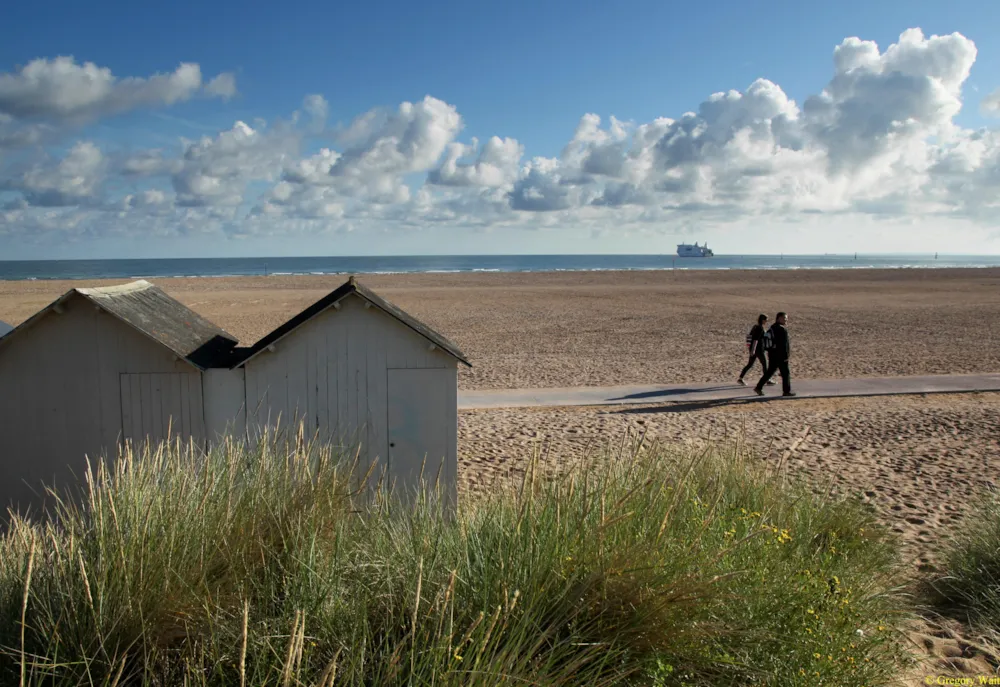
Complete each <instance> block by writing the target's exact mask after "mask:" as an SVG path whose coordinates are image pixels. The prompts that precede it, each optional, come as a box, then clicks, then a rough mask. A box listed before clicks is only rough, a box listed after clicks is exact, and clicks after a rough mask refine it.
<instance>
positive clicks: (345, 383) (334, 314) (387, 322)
mask: <svg viewBox="0 0 1000 687" xmlns="http://www.w3.org/2000/svg"><path fill="white" fill-rule="evenodd" d="M459 364H463V365H467V366H470V367H471V365H470V363H469V361H468V360H467V359H466V357H465V355H464V354H463V353H462V352H461V351H460V350H459V349H458V347H457V346H456V345H455V344H454V343H452V342H451V341H449V340H448V339H446V338H445V337H444V336H442V335H441V334H439V333H437V332H435V331H434V330H432V329H431V328H430V327H428V326H427V325H425V324H423V323H421V322H419V321H418V320H416V319H415V318H413V317H411V316H410V315H408V314H406V313H405V312H403V311H402V310H400V309H399V308H398V307H396V306H395V305H393V304H391V303H389V302H388V301H386V300H384V299H382V298H381V297H379V296H378V295H376V294H375V293H373V292H372V291H371V290H369V289H367V288H365V287H364V286H362V285H360V284H358V283H357V282H356V281H355V280H354V278H353V277H352V278H351V279H350V280H349V281H348V282H347V283H345V284H343V285H342V286H341V287H340V288H338V289H336V290H335V291H333V292H331V293H330V294H328V295H327V296H325V297H324V298H322V299H320V300H319V301H317V302H316V303H314V304H313V305H311V306H310V307H308V308H306V309H305V310H304V311H302V312H301V313H299V314H298V315H296V316H295V317H293V318H292V319H290V320H289V321H287V322H286V323H285V324H283V325H281V326H280V327H278V328H277V329H275V330H274V331H273V332H271V333H270V334H268V335H267V336H265V337H264V338H263V339H261V340H260V341H258V342H257V343H256V344H254V346H253V347H252V348H250V349H249V350H247V351H246V352H245V354H244V355H243V356H242V359H241V360H239V362H238V363H237V364H236V365H235V366H234V372H236V371H241V372H242V375H243V383H244V386H245V389H246V403H245V408H246V409H247V419H246V421H247V424H248V426H250V427H256V428H262V427H265V426H273V425H275V424H276V423H278V422H279V417H280V418H281V420H280V421H281V422H283V423H285V424H292V425H293V426H302V427H303V428H304V430H305V433H306V435H307V436H318V437H319V438H320V439H321V440H323V441H334V442H344V443H346V444H348V445H351V444H352V443H353V442H355V441H356V442H359V444H360V446H361V449H362V454H361V465H360V469H359V471H358V472H359V474H365V473H366V472H367V471H368V470H369V469H371V474H372V479H373V480H381V481H382V483H383V485H384V486H387V487H392V488H394V489H395V490H396V491H397V492H402V493H408V494H412V493H414V492H415V488H416V485H417V484H418V483H419V482H420V479H421V474H422V475H423V477H424V480H425V482H426V483H430V482H431V481H440V483H441V485H442V487H443V489H444V492H445V495H446V497H447V498H448V499H450V501H451V502H452V503H454V499H455V498H456V488H457V471H458V457H457V442H458V407H457V406H458V365H459Z"/></svg>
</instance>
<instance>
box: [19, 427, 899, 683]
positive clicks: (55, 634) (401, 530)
mask: <svg viewBox="0 0 1000 687" xmlns="http://www.w3.org/2000/svg"><path fill="white" fill-rule="evenodd" d="M349 458H350V456H345V455H342V454H339V453H338V452H336V451H334V450H333V449H330V448H328V447H322V446H318V445H311V444H308V443H306V442H303V441H301V439H298V440H294V441H287V442H282V441H267V442H264V443H262V444H261V445H260V446H259V447H257V448H256V449H254V450H248V449H246V448H244V447H242V446H239V445H236V444H231V445H228V446H223V447H221V448H219V449H217V450H214V451H212V452H211V453H210V454H209V455H207V456H206V455H199V454H198V453H197V452H195V451H193V450H190V449H189V450H185V449H184V448H183V447H180V446H178V445H173V446H160V447H158V448H156V449H153V450H146V451H144V452H143V453H142V454H141V455H133V454H131V453H125V454H124V455H122V456H121V458H120V460H119V461H118V462H117V464H116V466H115V467H114V468H112V469H110V470H107V469H104V468H98V469H97V470H96V471H95V472H94V473H92V474H90V475H89V476H88V489H87V494H86V497H85V498H84V499H82V501H81V505H79V506H78V505H74V503H75V502H72V501H68V502H63V503H62V504H61V505H60V506H59V508H58V509H57V512H56V513H55V515H54V517H53V518H52V519H51V520H50V521H49V522H47V523H46V524H38V523H29V522H25V521H22V520H15V521H14V523H13V524H12V526H11V527H10V529H9V531H8V532H7V533H6V535H5V536H4V538H3V539H2V540H0V684H52V685H125V684H129V685H132V684H136V685H140V684H141V685H180V684H186V685H241V686H242V685H322V686H323V687H326V686H328V685H441V686H446V685H483V686H486V685H490V686H493V685H525V684H529V685H657V686H666V685H713V686H716V685H722V686H725V685H771V686H781V685H805V684H808V685H816V684H824V685H844V686H850V687H858V685H875V684H879V683H880V682H883V681H885V680H887V679H888V678H890V677H892V676H894V675H895V674H897V673H896V671H897V670H898V666H899V664H900V661H902V660H903V657H904V653H903V651H902V649H901V645H900V643H899V641H898V638H897V636H896V634H895V633H894V632H893V630H892V629H891V628H892V627H893V626H894V625H896V622H897V620H898V617H899V615H900V613H901V610H900V609H901V608H902V607H903V604H902V602H901V599H900V596H899V594H898V593H897V592H896V591H895V589H894V587H893V584H894V583H893V580H894V579H895V578H894V575H895V565H896V563H895V557H894V547H893V545H892V543H891V542H890V541H889V540H888V539H887V538H886V536H885V535H884V534H883V532H882V530H881V529H879V528H878V527H877V526H876V525H875V523H874V522H873V521H872V519H871V516H870V515H869V514H867V513H865V512H864V511H863V510H861V509H860V508H859V507H857V505H856V504H854V503H852V502H847V501H832V500H823V499H819V498H817V497H815V496H812V495H809V494H807V493H805V492H800V491H796V490H794V489H791V488H787V487H785V486H783V485H782V483H781V481H780V480H777V479H775V478H774V477H773V476H771V475H769V474H767V472H766V471H765V470H763V469H762V468H761V467H760V466H761V465H762V462H761V461H760V460H759V459H756V458H755V457H754V456H752V455H751V454H750V453H749V452H748V451H747V450H746V449H745V448H744V447H742V446H741V445H739V444H718V445H714V446H712V447H710V448H708V449H706V450H704V451H702V452H700V453H697V454H695V453H690V452H687V451H686V450H683V449H672V448H669V447H663V446H656V445H650V444H649V443H648V442H643V441H641V440H632V441H628V442H623V443H622V445H621V446H620V447H618V448H617V449H612V448H609V449H608V450H607V451H604V452H602V453H601V455H598V456H595V460H594V461H593V462H591V463H589V464H586V465H584V466H581V467H580V468H578V469H573V470H570V471H568V473H567V474H565V475H562V476H560V477H557V478H545V479H543V478H542V477H541V475H539V474H537V473H536V471H535V470H534V469H533V468H531V469H529V470H528V471H527V474H526V477H525V479H524V480H523V482H522V483H520V484H511V485H507V486H498V487H497V488H496V489H494V490H492V491H491V493H490V494H488V495H485V496H482V497H476V498H468V499H465V500H463V502H462V503H461V505H460V509H459V511H458V512H457V514H456V515H455V517H451V518H442V517H440V509H439V507H438V505H437V504H436V503H435V500H434V499H433V498H420V499H418V500H417V503H416V505H414V506H411V507H409V508H403V507H401V506H399V505H398V504H397V502H395V501H393V500H391V499H385V500H381V501H380V502H377V503H370V502H365V501H363V500H362V499H361V498H360V497H358V496H357V495H355V494H353V493H352V491H351V484H352V483H353V480H352V479H351V477H352V475H351V474H350V473H351V469H350V465H351V461H350V460H349Z"/></svg>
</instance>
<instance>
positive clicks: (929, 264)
mask: <svg viewBox="0 0 1000 687" xmlns="http://www.w3.org/2000/svg"><path fill="white" fill-rule="evenodd" d="M955 267H964V268H977V267H978V268H983V267H1000V255H993V256H983V255H975V256H973V255H902V254H899V255H860V254H859V255H854V254H851V255H716V256H714V257H709V258H679V257H677V256H676V255H672V254H667V255H439V256H383V257H378V256H372V257H299V258H287V257H286V258H267V257H261V258H156V259H141V260H140V259H129V260H7V261H4V260H0V280H25V279H138V278H145V279H150V278H165V277H235V276H261V275H274V276H278V275H309V274H313V275H325V274H329V275H347V274H413V273H441V274H445V273H462V272H597V271H612V270H624V271H639V270H803V269H830V270H837V269H925V268H955Z"/></svg>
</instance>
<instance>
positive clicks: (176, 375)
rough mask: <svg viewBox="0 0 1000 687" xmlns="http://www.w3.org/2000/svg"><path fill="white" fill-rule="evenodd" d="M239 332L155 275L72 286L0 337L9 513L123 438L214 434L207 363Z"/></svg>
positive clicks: (3, 492) (2, 506) (1, 491)
mask: <svg viewBox="0 0 1000 687" xmlns="http://www.w3.org/2000/svg"><path fill="white" fill-rule="evenodd" d="M235 345H236V339H235V338H233V337H231V336H230V335H229V334H227V333H226V332H224V331H222V330H221V329H219V328H218V327H216V326H215V325H213V324H212V323H210V322H208V321H207V320H205V319H204V318H202V317H200V316H199V315H198V314H197V313H195V312H193V311H192V310H190V309H188V308H187V307H185V306H184V305H183V304H181V303H179V302H178V301H176V300H174V299H173V298H171V297H169V296H167V295H166V294H165V293H164V292H163V291H161V290H160V289H158V288H156V287H155V286H153V285H152V284H150V283H148V282H146V281H136V282H133V283H131V284H126V285H123V286H115V287H108V288H94V289H83V288H79V289H72V290H70V291H68V292H66V293H65V294H63V295H62V296H61V297H60V298H58V299H57V300H56V301H55V302H53V303H51V304H50V305H48V306H47V307H45V308H44V309H42V310H41V311H39V312H38V313H36V314H35V315H33V316H32V317H31V318H29V319H28V320H26V321H25V322H23V323H22V324H21V325H19V326H18V327H16V328H14V329H13V330H12V331H10V332H8V333H7V334H6V335H5V336H3V337H2V338H0V513H3V512H6V509H7V507H8V506H13V507H14V508H16V509H18V510H22V511H23V510H26V509H34V508H37V507H40V506H41V504H42V500H43V499H42V494H43V491H42V488H43V485H46V486H54V487H62V486H73V485H74V484H75V485H78V484H79V483H80V480H81V479H82V476H83V474H84V470H85V468H86V459H85V457H87V456H89V457H90V458H92V459H96V458H98V457H100V456H101V455H102V454H105V453H106V454H109V455H114V454H116V453H117V450H118V446H119V443H120V442H121V441H122V440H132V441H135V442H141V441H143V440H146V439H148V440H151V441H154V442H155V441H160V440H162V439H164V438H166V436H167V432H168V429H169V431H170V433H171V435H172V436H179V437H181V438H182V439H184V440H187V439H191V438H193V439H195V440H196V441H202V440H203V439H204V437H205V436H206V422H205V411H204V403H203V391H202V382H203V373H204V371H205V370H206V369H207V368H209V367H211V366H212V365H214V364H216V363H217V361H218V359H219V358H220V356H223V357H225V356H227V355H228V353H229V352H231V351H232V349H233V347H234V346H235Z"/></svg>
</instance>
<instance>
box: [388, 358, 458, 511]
mask: <svg viewBox="0 0 1000 687" xmlns="http://www.w3.org/2000/svg"><path fill="white" fill-rule="evenodd" d="M388 372H389V380H388V406H389V408H388V411H389V418H388V427H387V429H388V432H387V434H388V440H389V452H388V455H389V466H388V467H389V469H388V472H389V475H388V477H389V484H390V485H391V486H392V487H393V488H394V489H395V491H396V492H405V494H406V495H412V494H414V493H415V492H416V489H417V486H418V485H419V483H420V476H421V469H422V470H423V475H424V479H425V480H426V482H427V483H428V484H430V485H433V483H434V480H435V479H438V475H439V473H440V474H441V479H444V469H443V464H444V460H445V457H446V456H447V455H448V421H447V415H446V413H447V410H446V409H447V407H448V403H447V401H448V395H447V391H448V375H447V374H445V370H441V369H420V368H418V369H406V370H389V371H388ZM425 459H426V464H425Z"/></svg>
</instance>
